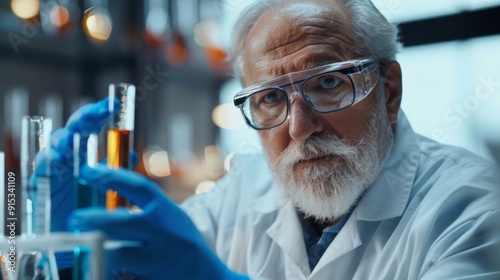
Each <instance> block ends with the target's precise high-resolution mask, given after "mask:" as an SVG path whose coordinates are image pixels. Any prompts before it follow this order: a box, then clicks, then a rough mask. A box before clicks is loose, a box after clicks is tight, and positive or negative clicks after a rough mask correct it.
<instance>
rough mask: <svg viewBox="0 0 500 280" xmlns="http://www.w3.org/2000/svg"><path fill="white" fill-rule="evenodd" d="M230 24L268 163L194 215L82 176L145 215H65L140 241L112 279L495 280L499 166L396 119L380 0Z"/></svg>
mask: <svg viewBox="0 0 500 280" xmlns="http://www.w3.org/2000/svg"><path fill="white" fill-rule="evenodd" d="M234 30H235V31H234V32H235V33H234V44H233V46H232V60H233V62H234V65H235V71H236V72H237V74H238V76H239V78H240V79H241V82H242V84H243V85H244V87H245V88H244V90H243V91H242V92H240V93H238V94H237V95H236V96H235V98H234V102H235V105H237V106H238V107H240V108H241V110H242V113H243V116H244V118H245V120H246V122H247V123H248V125H249V126H251V127H253V128H255V129H257V130H258V131H259V136H260V138H261V140H262V145H263V147H264V150H265V156H266V157H265V158H263V157H259V156H255V155H254V156H248V155H246V156H240V157H236V158H235V159H234V164H233V168H232V171H231V172H230V173H229V174H228V175H227V176H226V177H224V178H223V179H222V180H221V181H220V182H218V184H217V186H216V187H215V188H214V190H212V191H211V192H209V193H206V194H203V195H199V196H196V197H192V198H191V199H189V200H188V201H186V202H185V203H184V204H183V205H182V209H183V210H184V211H185V212H187V214H188V215H186V214H184V213H185V212H184V211H183V210H181V208H179V207H177V206H176V205H175V203H173V202H171V201H170V200H169V199H168V198H167V197H165V196H164V195H163V194H162V193H161V191H160V190H159V188H157V187H156V186H155V185H154V184H153V183H152V182H151V181H149V180H148V179H146V178H143V177H141V176H139V175H137V174H134V173H133V172H131V171H128V170H118V171H116V170H113V171H112V170H109V169H107V168H106V167H105V166H100V167H97V168H92V169H91V168H88V167H84V168H82V170H81V172H80V173H81V177H82V179H84V180H85V181H87V183H88V184H89V185H90V186H93V187H96V188H98V189H100V190H103V191H104V190H106V189H108V188H113V189H115V190H117V191H119V192H120V193H121V194H122V195H124V196H125V197H127V198H128V199H130V200H131V201H132V202H133V203H134V204H137V205H138V206H140V207H141V208H142V209H143V212H142V213H133V214H130V213H129V212H128V211H125V210H124V211H115V212H111V213H109V212H106V211H105V210H101V209H91V210H83V211H82V210H80V211H78V212H75V213H74V214H73V215H72V216H71V219H70V220H69V229H72V230H74V229H77V230H80V231H86V230H102V231H104V232H105V233H107V234H108V235H109V236H110V237H111V238H115V239H124V240H138V241H141V242H142V246H141V247H131V248H121V249H119V250H116V251H113V252H111V253H110V259H109V263H108V264H109V265H108V268H109V270H110V271H112V270H113V269H114V271H126V272H127V273H130V275H134V276H139V278H140V279H245V278H247V276H244V275H248V276H249V277H255V279H257V278H259V279H261V278H262V279H360V280H365V279H449V278H453V279H500V261H499V260H498V257H497V254H498V252H499V251H500V205H499V204H500V203H499V202H500V200H499V190H498V182H499V181H498V172H497V169H496V168H495V167H494V165H493V164H492V163H490V162H488V161H486V160H483V159H481V158H478V157H477V156H475V155H473V154H471V153H469V152H467V151H465V150H463V149H459V148H454V147H448V146H443V145H440V144H438V143H435V142H433V141H432V140H429V139H426V138H424V137H422V136H419V135H417V134H415V133H414V132H413V131H412V129H411V126H410V124H409V123H408V121H407V119H406V117H405V116H404V114H403V112H401V110H400V101H401V96H402V85H401V69H400V66H399V64H398V63H397V62H396V61H395V60H394V59H395V54H396V52H397V50H398V46H399V45H398V42H397V29H396V28H395V27H394V26H393V25H391V24H390V23H389V22H387V20H386V19H385V18H384V17H383V16H382V15H381V14H380V13H379V12H378V11H377V9H376V8H375V7H374V6H373V5H372V4H371V2H369V1H368V0H286V1H285V0H274V1H257V2H256V3H255V4H254V5H252V6H250V7H249V8H248V9H247V10H246V11H245V12H244V13H243V14H242V16H241V17H240V19H239V21H238V22H237V24H236V27H235V29H234ZM430 90H432V89H430ZM105 106H106V104H105V102H101V103H98V104H95V105H91V106H88V107H86V108H84V109H82V110H80V111H79V112H78V113H77V114H76V115H75V116H74V117H73V118H71V119H70V121H69V124H68V125H67V127H66V128H65V129H64V130H63V132H58V135H61V137H59V138H58V137H55V139H56V140H57V141H53V146H52V148H53V151H54V153H56V154H58V155H59V157H64V155H61V154H62V152H60V151H64V148H65V146H67V145H69V144H67V143H69V142H70V141H71V135H72V133H74V132H75V131H86V130H92V129H93V128H94V126H96V123H99V122H100V121H101V120H102V119H103V118H105V117H106V115H107V112H106V110H105ZM423 113H425V112H423ZM84 135H85V134H84ZM66 156H71V153H69V154H68V155H66ZM56 158H57V157H56ZM62 188H64V189H66V190H67V189H68V188H69V186H59V187H57V188H55V190H54V192H57V191H61V189H62ZM69 192H70V191H69ZM56 208H57V206H56ZM55 211H57V209H55ZM188 217H189V218H188ZM200 233H201V235H200ZM60 263H62V262H61V261H60ZM238 273H241V274H238Z"/></svg>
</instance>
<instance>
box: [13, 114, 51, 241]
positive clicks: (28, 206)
mask: <svg viewBox="0 0 500 280" xmlns="http://www.w3.org/2000/svg"><path fill="white" fill-rule="evenodd" d="M51 131H52V120H51V119H49V118H44V117H42V116H24V117H23V119H22V123H21V200H20V203H21V205H20V208H21V235H26V236H28V237H34V236H36V235H43V234H49V233H50V153H49V152H50V148H48V146H49V143H50V133H51ZM46 148H47V149H46ZM41 152H45V153H47V154H46V155H45V157H44V158H45V160H46V162H44V163H43V164H44V168H46V170H43V176H36V177H35V176H33V172H34V171H35V156H36V155H37V153H41Z"/></svg>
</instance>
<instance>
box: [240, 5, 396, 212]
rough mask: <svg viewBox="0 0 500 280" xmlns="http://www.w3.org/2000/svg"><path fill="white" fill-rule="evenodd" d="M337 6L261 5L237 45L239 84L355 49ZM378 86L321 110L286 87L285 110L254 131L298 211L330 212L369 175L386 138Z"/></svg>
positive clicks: (347, 55)
mask: <svg viewBox="0 0 500 280" xmlns="http://www.w3.org/2000/svg"><path fill="white" fill-rule="evenodd" d="M325 7H329V9H330V10H329V11H327V10H326V9H325ZM345 14H346V13H345V11H344V10H343V9H342V8H341V7H337V6H336V5H335V4H332V3H331V1H329V2H328V4H326V3H321V1H319V0H318V1H312V0H311V1H300V2H299V1H290V2H286V3H285V4H283V5H282V6H280V7H279V8H277V9H272V10H268V11H267V12H265V13H264V14H263V15H262V16H261V17H260V18H259V19H258V21H257V22H256V24H255V25H254V27H253V28H252V30H251V31H250V33H249V36H248V38H247V42H246V45H245V55H244V65H245V68H244V74H245V80H244V83H245V85H246V86H250V85H253V84H257V83H261V82H265V81H268V80H271V79H272V78H276V77H278V76H281V75H284V74H287V73H290V72H295V71H300V70H305V69H309V68H311V67H314V66H317V65H318V64H324V63H325V62H328V63H331V62H339V61H345V60H349V59H356V58H360V57H363V54H360V53H355V52H354V51H352V48H351V47H350V46H352V45H353V44H355V40H354V38H353V37H352V35H351V34H352V31H351V28H350V25H349V23H348V19H347V18H346V15H345ZM382 88H383V87H380V86H377V88H376V89H375V90H374V92H373V93H371V94H370V95H369V96H368V97H367V98H365V99H364V100H363V101H361V102H360V103H358V104H356V105H355V106H352V107H350V108H347V109H345V110H342V111H339V112H335V113H328V114H320V113H316V112H314V111H312V110H310V109H309V108H308V107H307V105H306V104H305V103H304V101H303V100H302V99H301V97H300V94H291V108H290V110H291V112H290V118H289V119H288V120H287V121H286V122H285V123H284V124H282V125H280V126H278V127H275V128H272V129H268V130H262V131H259V135H260V138H261V140H262V144H263V147H264V150H265V152H266V154H267V156H268V159H269V163H270V166H271V167H272V168H273V169H275V171H276V172H275V173H276V176H277V177H278V179H279V180H280V181H281V182H282V184H283V185H284V187H285V190H286V191H287V193H288V195H289V196H290V197H291V199H292V201H293V202H294V203H295V206H296V207H298V208H299V209H301V210H302V211H303V212H305V213H306V214H308V215H311V216H313V217H316V218H318V219H320V220H325V221H333V220H335V219H336V218H338V217H340V216H341V215H343V214H344V213H345V212H346V211H348V210H349V207H350V206H351V205H352V204H353V203H354V201H355V199H356V198H357V197H358V196H359V195H360V194H361V193H362V192H363V191H364V190H365V189H366V187H368V185H369V184H371V183H372V182H373V180H374V179H375V177H376V175H377V172H378V170H379V167H380V165H381V164H382V163H383V161H384V160H385V157H386V155H387V153H388V151H389V150H390V145H391V144H392V142H391V141H392V132H391V129H390V124H389V122H388V120H387V112H386V111H385V107H384V104H383V101H384V98H383V97H382V98H381V99H379V100H380V101H382V102H378V103H379V105H380V106H377V98H376V96H377V94H378V93H377V92H376V91H379V90H382ZM320 208H321V209H320ZM323 208H325V209H323ZM326 208H328V209H326Z"/></svg>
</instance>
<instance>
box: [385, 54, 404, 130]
mask: <svg viewBox="0 0 500 280" xmlns="http://www.w3.org/2000/svg"><path fill="white" fill-rule="evenodd" d="M384 72H385V79H384V90H385V105H386V107H387V115H388V117H389V122H390V123H391V124H392V125H393V126H394V125H395V124H396V122H397V121H398V112H399V108H400V106H401V97H402V94H403V81H402V76H401V66H400V65H399V63H398V62H397V61H390V62H389V63H387V65H385V71H384Z"/></svg>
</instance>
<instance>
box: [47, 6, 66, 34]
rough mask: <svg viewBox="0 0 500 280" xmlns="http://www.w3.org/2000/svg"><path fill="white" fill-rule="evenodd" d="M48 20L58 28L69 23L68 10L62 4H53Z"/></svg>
mask: <svg viewBox="0 0 500 280" xmlns="http://www.w3.org/2000/svg"><path fill="white" fill-rule="evenodd" d="M50 22H51V23H52V25H54V26H55V27H56V28H58V29H62V28H64V27H65V26H67V25H68V24H69V11H68V9H66V8H65V7H63V6H54V7H52V9H51V10H50Z"/></svg>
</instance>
